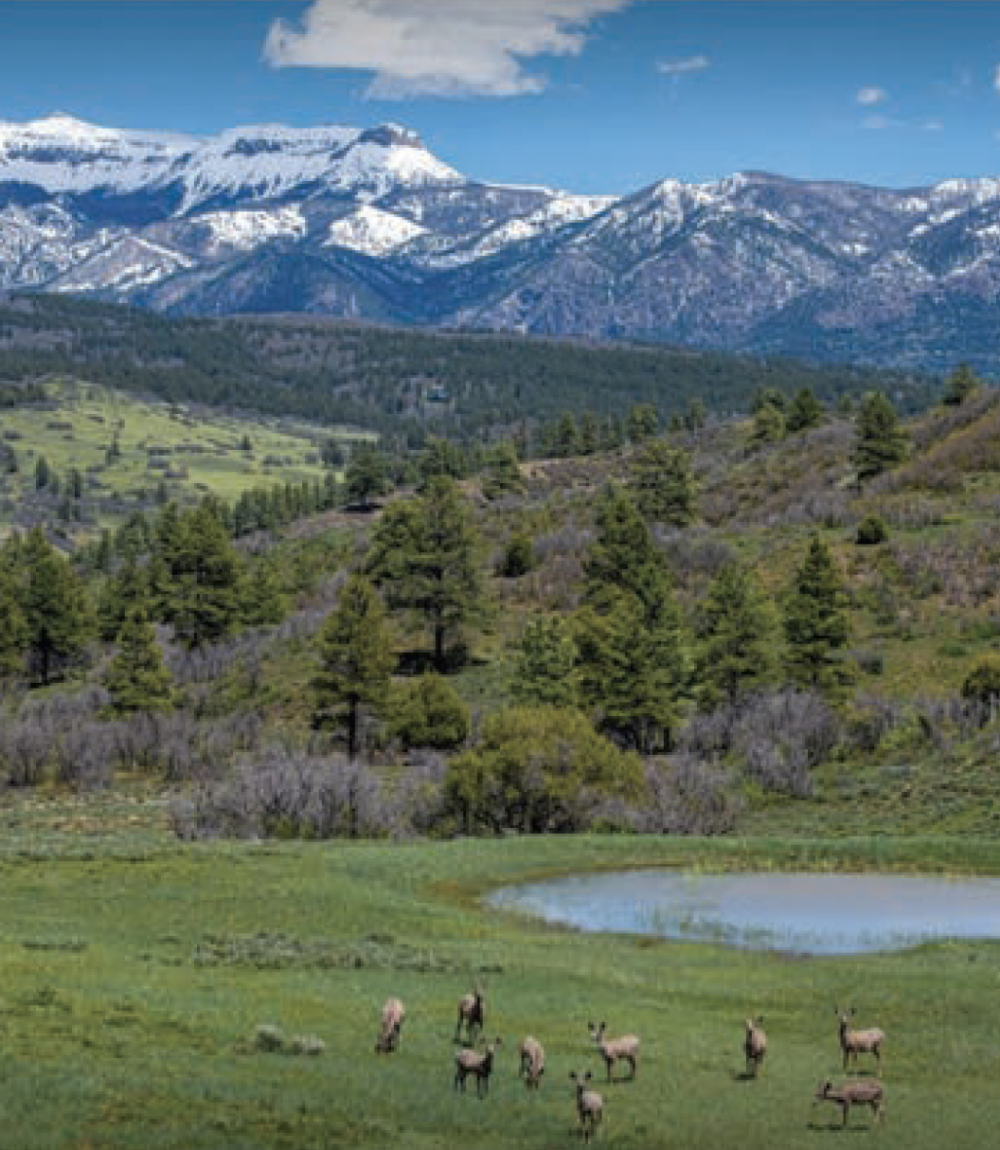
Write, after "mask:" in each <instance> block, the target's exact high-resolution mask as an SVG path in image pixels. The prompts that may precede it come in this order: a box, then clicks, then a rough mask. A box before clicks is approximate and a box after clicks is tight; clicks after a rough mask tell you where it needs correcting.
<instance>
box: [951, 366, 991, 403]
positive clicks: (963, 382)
mask: <svg viewBox="0 0 1000 1150" xmlns="http://www.w3.org/2000/svg"><path fill="white" fill-rule="evenodd" d="M981 386H982V381H981V380H980V378H979V376H977V375H976V373H975V372H974V371H973V370H972V368H971V367H970V366H969V364H967V363H960V364H959V365H958V367H956V368H955V370H954V371H953V372H952V373H951V375H949V376H948V378H947V379H946V380H945V382H944V393H943V394H942V396H941V402H942V403H944V404H947V405H948V406H950V407H959V406H961V404H963V403H965V401H966V400H967V399H968V398H969V396H971V395H973V394H975V392H977V391H978V390H979V388H980V387H981Z"/></svg>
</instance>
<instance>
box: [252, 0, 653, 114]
mask: <svg viewBox="0 0 1000 1150" xmlns="http://www.w3.org/2000/svg"><path fill="white" fill-rule="evenodd" d="M634 2H635V0H493V2H492V3H484V0H314V3H313V4H312V5H311V6H310V7H309V8H308V9H307V10H306V12H305V13H304V15H303V17H302V21H301V26H300V27H296V26H293V25H292V24H289V23H288V22H287V21H285V20H275V21H274V23H273V24H272V25H271V27H270V29H269V30H268V34H267V40H266V42H265V44H264V57H265V59H266V60H267V61H268V62H269V63H271V64H273V65H274V66H275V67H277V68H288V67H299V68H353V69H360V70H362V71H370V72H374V73H375V77H374V79H373V80H372V82H371V84H370V85H369V86H368V90H367V92H366V95H367V96H368V97H370V98H374V99H405V98H406V97H409V96H468V95H481V96H518V95H523V94H526V93H532V92H540V91H542V90H543V89H544V88H545V86H546V80H545V77H544V76H539V75H534V74H531V73H529V72H526V71H525V69H524V61H526V60H531V59H532V58H534V57H536V56H543V55H551V56H576V55H578V54H579V53H580V52H581V51H582V50H583V48H584V45H585V44H586V40H587V29H588V27H589V25H590V24H591V22H592V21H593V20H595V19H596V18H597V17H599V16H603V15H606V14H608V13H611V12H617V11H620V10H621V9H623V8H627V7H629V5H630V4H632V3H634Z"/></svg>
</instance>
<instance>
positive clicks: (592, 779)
mask: <svg viewBox="0 0 1000 1150" xmlns="http://www.w3.org/2000/svg"><path fill="white" fill-rule="evenodd" d="M643 785H644V784H643V775H642V763H641V760H640V759H639V757H638V756H637V755H634V754H630V753H626V752H624V751H620V750H619V749H618V748H617V747H616V746H615V745H614V744H613V743H612V742H610V741H609V740H608V739H606V738H604V737H603V736H602V735H599V734H598V733H597V732H596V731H595V730H594V728H593V726H592V725H591V724H590V722H589V720H588V719H587V717H586V716H585V715H584V714H583V713H582V712H580V711H577V710H574V709H571V708H562V707H511V708H508V709H506V710H503V711H497V712H495V713H494V714H492V715H490V716H489V717H488V718H487V719H486V722H485V724H484V726H483V735H482V739H481V740H480V743H479V745H478V746H477V747H476V748H475V749H473V750H471V751H466V752H465V753H464V754H461V755H458V756H457V757H456V758H454V759H452V761H451V763H450V764H449V767H448V774H447V777H446V778H445V801H446V803H447V804H448V807H449V808H450V811H451V813H452V814H453V815H454V817H455V818H456V820H457V822H458V825H459V826H460V827H461V828H462V829H463V830H464V831H465V833H467V834H472V833H476V832H483V831H485V832H487V833H493V834H500V833H502V832H504V831H508V830H516V831H521V832H523V833H544V832H552V831H556V832H558V831H576V830H581V829H583V828H585V827H586V826H587V825H588V824H589V822H590V820H591V818H592V817H594V816H595V815H596V814H597V813H598V812H599V808H600V805H601V803H602V801H604V800H606V799H608V798H611V797H618V798H623V799H637V798H638V797H639V796H640V795H641V793H642V790H643Z"/></svg>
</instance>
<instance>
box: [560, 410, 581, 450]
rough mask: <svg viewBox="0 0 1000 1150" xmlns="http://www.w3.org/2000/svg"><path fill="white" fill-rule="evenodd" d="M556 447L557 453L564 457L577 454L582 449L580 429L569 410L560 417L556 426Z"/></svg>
mask: <svg viewBox="0 0 1000 1150" xmlns="http://www.w3.org/2000/svg"><path fill="white" fill-rule="evenodd" d="M555 448H556V454H557V455H560V456H562V457H563V458H568V457H569V456H571V455H576V454H577V453H578V452H579V450H580V431H579V428H578V427H577V425H576V420H575V419H574V418H573V416H572V415H571V414H570V413H569V412H567V413H566V414H565V415H563V416H562V417H561V418H560V420H559V423H558V425H557V427H556V433H555Z"/></svg>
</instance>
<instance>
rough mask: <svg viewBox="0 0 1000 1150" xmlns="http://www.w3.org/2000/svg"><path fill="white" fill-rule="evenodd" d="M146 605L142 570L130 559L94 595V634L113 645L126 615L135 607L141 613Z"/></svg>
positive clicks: (145, 586)
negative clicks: (95, 598) (96, 596)
mask: <svg viewBox="0 0 1000 1150" xmlns="http://www.w3.org/2000/svg"><path fill="white" fill-rule="evenodd" d="M149 605H150V596H149V578H148V575H147V572H146V569H145V568H144V567H140V566H139V564H138V563H137V562H136V561H135V559H133V558H131V557H130V558H128V559H126V560H125V562H124V563H122V565H121V567H119V569H118V571H117V572H116V573H115V574H114V575H112V576H111V577H109V578H108V579H106V580H105V582H104V586H103V588H102V589H101V593H100V595H99V596H98V599H97V628H98V634H99V635H100V637H101V638H102V639H103V640H104V641H105V642H106V643H111V642H113V641H114V639H115V637H116V636H117V634H118V632H119V631H120V630H121V629H122V625H123V624H124V622H125V620H126V619H127V618H128V616H129V615H130V614H132V612H133V611H135V610H136V609H137V608H139V609H141V610H142V611H143V612H144V613H145V612H146V611H148V609H149Z"/></svg>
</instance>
